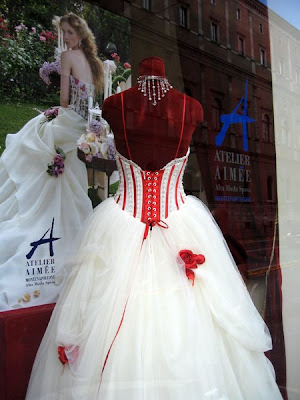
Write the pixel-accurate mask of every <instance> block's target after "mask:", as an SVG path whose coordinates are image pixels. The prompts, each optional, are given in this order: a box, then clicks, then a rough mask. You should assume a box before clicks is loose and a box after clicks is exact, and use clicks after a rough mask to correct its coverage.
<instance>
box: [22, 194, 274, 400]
mask: <svg viewBox="0 0 300 400" xmlns="http://www.w3.org/2000/svg"><path fill="white" fill-rule="evenodd" d="M166 222H167V224H168V228H167V229H165V228H162V227H159V226H155V227H154V228H153V229H152V230H151V231H150V232H149V235H148V237H147V239H146V240H144V241H143V236H144V230H145V225H144V224H143V223H141V222H140V221H139V220H137V219H135V218H133V217H132V216H130V215H129V214H127V213H126V212H125V211H122V210H121V208H120V207H119V205H117V204H116V203H115V202H114V200H113V199H108V200H106V201H105V202H104V203H102V204H100V205H99V206H98V207H97V208H96V210H95V212H94V214H93V215H91V216H90V217H89V218H88V219H87V221H86V223H85V228H84V230H83V234H82V237H81V238H80V239H79V242H78V243H80V245H79V246H78V252H77V254H76V255H75V256H74V258H73V260H72V261H71V263H70V271H71V272H70V275H69V278H68V281H67V282H66V285H65V287H64V289H63V292H62V293H61V295H60V298H59V301H58V303H57V305H56V308H55V310H54V313H53V316H52V319H51V321H50V323H49V326H48V329H47V331H46V334H45V336H44V339H43V341H42V344H41V346H40V349H39V351H38V354H37V357H36V360H35V364H34V367H33V371H32V376H31V380H30V384H29V388H28V393H27V397H26V398H27V400H46V399H47V400H50V399H51V400H54V399H55V400H59V399H61V400H67V399H76V400H77V399H78V400H79V399H80V400H82V399H88V400H93V399H98V400H221V399H222V400H241V399H243V400H245V399H247V400H276V399H281V395H280V393H279V390H278V388H277V385H276V383H275V380H274V371H273V368H272V366H271V364H270V362H269V361H268V359H267V358H266V357H265V356H264V351H266V350H269V349H270V348H271V339H270V336H269V333H268V330H267V328H266V326H265V324H264V322H263V320H262V319H261V317H260V316H259V314H258V312H257V311H256V309H255V307H254V305H253V303H252V301H251V299H250V297H249V295H248V292H247V289H246V287H245V285H244V283H243V281H242V279H241V276H240V274H239V272H238V270H237V268H236V266H235V264H234V262H233V260H232V257H231V255H230V253H229V250H228V248H227V245H226V243H225V242H224V239H223V236H222V234H221V232H220V230H219V228H218V227H217V225H216V224H215V222H214V220H213V219H212V217H211V215H210V213H209V211H208V210H207V209H206V207H205V206H204V205H203V204H202V203H201V202H200V201H199V200H198V199H196V198H193V197H190V196H189V197H188V198H187V201H186V203H185V204H184V205H183V206H181V208H180V209H179V211H176V212H173V213H172V214H170V216H169V217H168V219H167V220H166ZM183 249H187V250H191V251H193V252H194V253H196V254H203V255H204V256H205V258H206V261H205V263H204V264H202V265H199V266H198V268H197V269H196V270H194V271H195V283H194V285H193V284H192V282H191V281H190V280H188V279H187V276H186V273H185V268H184V264H183V262H182V261H181V259H180V258H179V257H178V253H179V251H181V250H183ZM58 346H68V350H69V351H68V353H67V355H68V357H69V363H67V364H65V365H64V366H63V365H62V364H61V362H60V361H59V359H58V355H57V347H58Z"/></svg>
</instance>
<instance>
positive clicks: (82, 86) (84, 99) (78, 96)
mask: <svg viewBox="0 0 300 400" xmlns="http://www.w3.org/2000/svg"><path fill="white" fill-rule="evenodd" d="M70 91H71V96H70V97H71V100H70V109H71V110H74V111H75V112H77V114H79V115H81V116H82V117H83V118H85V119H88V101H89V96H92V97H93V98H94V97H95V86H94V85H92V84H90V83H85V82H83V81H81V80H79V79H76V78H74V77H73V76H72V75H71V76H70Z"/></svg>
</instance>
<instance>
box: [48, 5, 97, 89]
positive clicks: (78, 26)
mask: <svg viewBox="0 0 300 400" xmlns="http://www.w3.org/2000/svg"><path fill="white" fill-rule="evenodd" d="M54 21H55V22H56V24H57V25H58V28H61V24H62V23H63V22H67V23H68V24H69V25H70V26H71V27H72V28H73V29H74V30H75V31H76V33H77V34H78V35H79V36H80V37H81V44H80V48H81V50H82V51H83V53H84V55H85V56H86V59H87V60H88V63H89V64H90V67H91V71H92V75H93V81H94V85H95V89H96V92H97V93H102V92H103V86H104V69H103V63H102V61H101V60H100V59H99V58H98V57H97V46H96V41H95V36H94V34H93V32H92V31H91V30H90V28H89V27H88V25H87V23H86V21H85V20H84V19H83V18H80V17H78V15H76V14H74V13H72V12H70V13H68V14H66V15H64V16H63V17H60V18H59V20H57V18H55V19H54Z"/></svg>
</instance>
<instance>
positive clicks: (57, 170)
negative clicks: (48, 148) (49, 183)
mask: <svg viewBox="0 0 300 400" xmlns="http://www.w3.org/2000/svg"><path fill="white" fill-rule="evenodd" d="M55 151H56V154H55V156H54V157H53V160H52V161H51V163H50V164H48V169H47V173H48V174H49V175H50V176H55V178H57V177H58V176H59V175H61V174H63V172H64V168H65V163H64V160H65V159H66V155H65V153H64V151H63V150H62V149H61V148H60V147H57V146H55Z"/></svg>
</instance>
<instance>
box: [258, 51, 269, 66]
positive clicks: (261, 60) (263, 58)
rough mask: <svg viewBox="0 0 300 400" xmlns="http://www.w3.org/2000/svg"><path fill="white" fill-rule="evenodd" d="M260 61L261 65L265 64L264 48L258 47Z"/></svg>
mask: <svg viewBox="0 0 300 400" xmlns="http://www.w3.org/2000/svg"><path fill="white" fill-rule="evenodd" d="M260 63H261V65H267V62H266V50H265V49H260Z"/></svg>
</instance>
